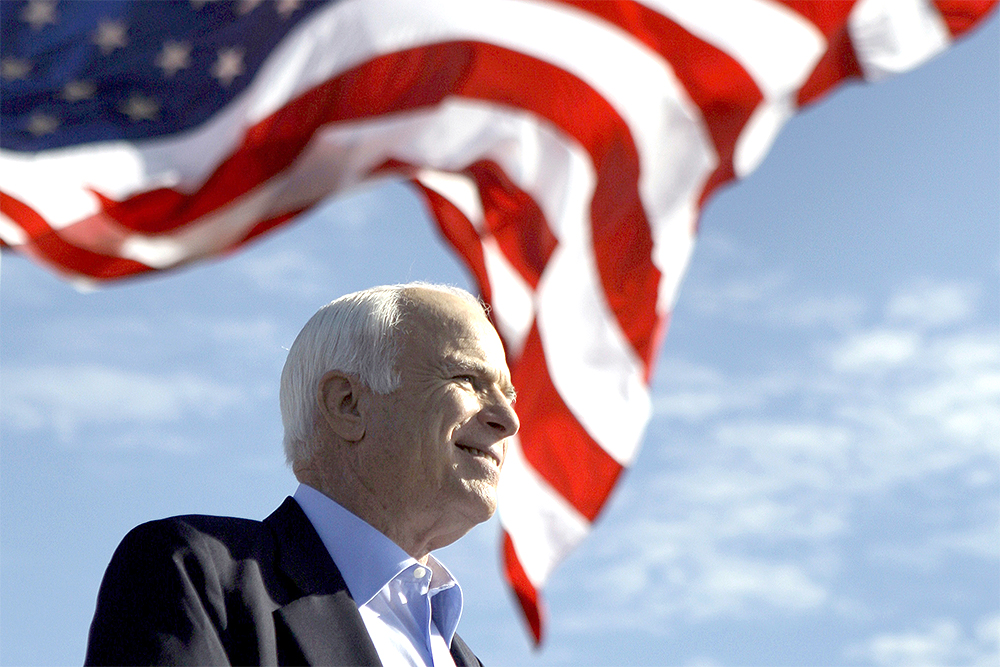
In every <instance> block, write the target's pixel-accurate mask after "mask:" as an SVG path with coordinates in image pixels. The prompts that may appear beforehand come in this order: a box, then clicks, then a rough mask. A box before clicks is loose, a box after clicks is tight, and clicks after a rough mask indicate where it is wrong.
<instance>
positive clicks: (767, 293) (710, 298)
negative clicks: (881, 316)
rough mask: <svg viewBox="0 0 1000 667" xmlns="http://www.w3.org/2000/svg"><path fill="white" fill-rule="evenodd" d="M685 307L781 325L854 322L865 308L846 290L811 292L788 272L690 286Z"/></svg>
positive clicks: (729, 318)
mask: <svg viewBox="0 0 1000 667" xmlns="http://www.w3.org/2000/svg"><path fill="white" fill-rule="evenodd" d="M680 299H682V307H683V308H686V309H690V310H692V311H694V312H696V313H698V314H700V315H702V316H708V317H712V318H716V319H721V320H724V321H729V322H757V323H764V324H767V325H769V326H772V327H778V328H782V329H785V328H788V327H795V328H809V327H832V328H835V329H841V328H844V327H849V326H852V325H853V324H855V323H856V322H857V321H858V320H859V319H860V318H861V316H862V315H864V313H865V311H866V308H865V305H864V303H863V302H862V301H861V300H860V299H857V298H855V297H852V296H848V295H844V294H808V293H804V292H803V291H802V288H801V287H800V286H798V285H796V283H795V281H794V280H793V279H792V278H791V277H790V276H788V275H787V274H785V273H779V272H772V273H770V274H766V275H756V274H755V275H754V276H752V277H742V278H730V279H727V280H725V281H722V282H719V283H710V282H709V283H703V284H696V285H692V286H690V287H689V288H688V289H687V291H682V292H681V295H680Z"/></svg>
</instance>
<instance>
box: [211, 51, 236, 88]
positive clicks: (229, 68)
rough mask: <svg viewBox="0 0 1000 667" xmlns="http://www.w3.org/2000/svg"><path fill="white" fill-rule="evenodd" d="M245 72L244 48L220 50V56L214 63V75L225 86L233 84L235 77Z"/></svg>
mask: <svg viewBox="0 0 1000 667" xmlns="http://www.w3.org/2000/svg"><path fill="white" fill-rule="evenodd" d="M243 72H244V68H243V49H237V48H229V49H221V50H220V51H219V58H218V60H216V61H215V64H214V65H212V76H214V77H215V78H216V79H218V80H219V83H220V84H222V87H223V88H228V87H229V86H230V85H232V83H233V79H235V78H236V77H238V76H239V75H240V74H243Z"/></svg>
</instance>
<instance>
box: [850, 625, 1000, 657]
mask: <svg viewBox="0 0 1000 667" xmlns="http://www.w3.org/2000/svg"><path fill="white" fill-rule="evenodd" d="M923 625H924V627H923V628H921V629H916V630H908V631H903V632H898V633H883V634H878V635H876V636H874V637H872V638H871V639H870V640H869V641H868V642H867V643H865V644H862V645H859V646H853V647H851V648H850V649H848V651H847V655H846V657H848V658H851V659H855V660H857V659H861V660H865V661H869V662H871V663H872V664H874V665H878V666H879V667H947V666H948V665H969V666H970V667H994V666H995V665H996V664H997V656H998V655H1000V616H989V617H986V618H983V619H981V620H980V621H979V622H978V623H976V625H975V627H974V628H972V629H971V632H970V631H968V630H967V629H966V628H963V627H962V624H961V623H959V622H958V621H955V620H952V619H940V620H937V621H934V622H931V623H925V624H923Z"/></svg>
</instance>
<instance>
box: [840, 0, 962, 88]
mask: <svg viewBox="0 0 1000 667" xmlns="http://www.w3.org/2000/svg"><path fill="white" fill-rule="evenodd" d="M847 25H848V30H849V31H850V35H851V43H852V44H853V45H854V53H855V54H857V57H858V63H859V64H860V65H861V69H862V71H863V72H864V74H865V79H867V80H869V81H877V80H880V79H884V78H886V77H888V76H891V75H893V74H898V73H900V72H905V71H906V70H909V69H912V68H914V67H916V66H917V65H919V64H920V63H922V62H924V61H925V60H927V59H929V58H931V57H933V56H935V55H937V54H938V53H940V52H941V51H944V49H945V48H947V47H948V44H949V43H950V42H951V34H950V33H949V32H948V26H947V25H946V24H945V22H944V19H943V18H942V17H941V15H940V14H939V13H938V11H937V10H936V9H935V8H934V7H933V6H932V5H931V3H930V2H926V1H925V0H860V2H858V4H856V5H855V6H854V8H853V9H852V10H851V15H850V17H849V18H848V21H847Z"/></svg>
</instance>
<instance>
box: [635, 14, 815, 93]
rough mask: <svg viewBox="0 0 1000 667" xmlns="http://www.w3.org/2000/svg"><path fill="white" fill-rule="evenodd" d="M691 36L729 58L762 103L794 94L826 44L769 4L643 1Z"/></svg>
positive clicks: (809, 26) (803, 22)
mask: <svg viewBox="0 0 1000 667" xmlns="http://www.w3.org/2000/svg"><path fill="white" fill-rule="evenodd" d="M644 4H647V5H649V6H650V7H652V8H653V9H656V10H657V11H659V12H660V13H661V14H663V15H665V16H668V17H670V18H671V19H673V20H674V21H676V22H677V23H678V24H680V25H681V26H682V27H683V28H684V29H685V30H687V31H688V32H690V33H691V34H692V35H694V36H696V37H698V38H699V39H702V40H704V41H706V42H708V43H709V44H711V45H712V46H714V47H716V48H717V49H719V50H720V51H724V52H725V53H727V54H729V55H730V56H731V57H732V58H734V59H735V60H736V61H737V62H738V63H740V65H742V66H743V69H745V70H746V71H747V73H748V74H749V75H750V76H751V77H752V78H753V80H754V81H755V82H756V83H757V86H758V87H759V88H760V91H761V93H762V94H763V95H764V97H766V98H772V99H778V98H781V97H784V96H786V95H788V94H789V93H790V92H792V91H795V90H797V89H798V88H799V87H800V86H801V85H802V83H804V82H805V80H806V78H807V77H808V76H809V74H810V73H811V72H812V70H813V68H814V67H815V66H816V63H817V62H818V61H819V59H820V57H821V56H822V55H823V52H824V51H825V50H826V38H825V37H824V36H823V33H821V32H820V31H819V30H818V29H817V28H816V26H814V25H813V24H812V23H810V22H809V21H807V20H806V19H805V18H803V17H802V16H800V15H799V14H797V13H796V12H794V11H792V10H791V9H789V8H788V7H786V6H784V5H782V4H780V3H777V2H770V1H769V0H698V2H691V1H690V0H645V2H644Z"/></svg>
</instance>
